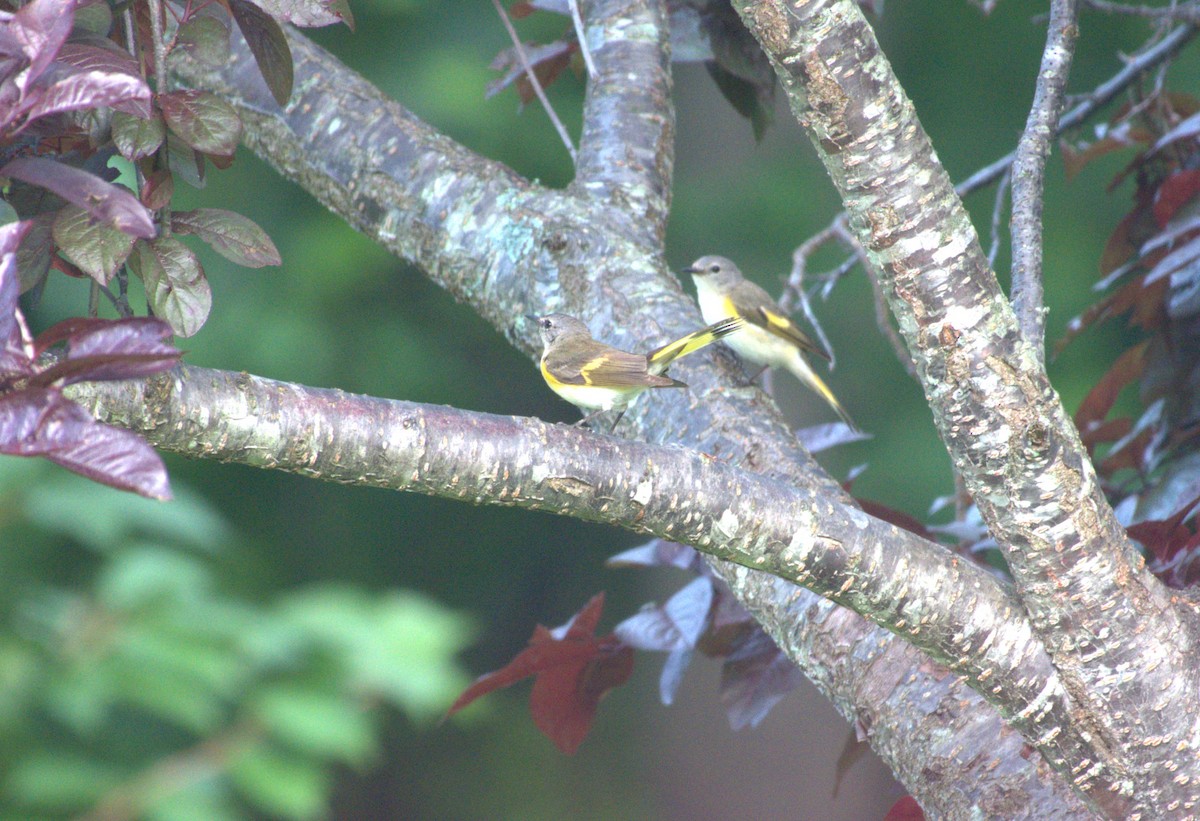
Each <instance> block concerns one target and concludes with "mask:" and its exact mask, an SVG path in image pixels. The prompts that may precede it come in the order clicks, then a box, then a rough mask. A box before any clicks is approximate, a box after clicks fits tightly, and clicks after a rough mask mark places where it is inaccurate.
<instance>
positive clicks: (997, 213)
mask: <svg viewBox="0 0 1200 821" xmlns="http://www.w3.org/2000/svg"><path fill="white" fill-rule="evenodd" d="M1011 179H1012V176H1011V175H1010V174H1009V173H1008V172H1007V171H1006V172H1004V176H1002V177H1001V178H1000V182H999V184H998V185H997V186H996V200H995V202H993V203H992V242H991V244H990V245H989V246H988V265H989V266H990V267H991V268H992V270H995V268H996V255H997V254H999V253H1000V226H1001V224H1002V223H1003V222H1004V203H1006V202H1007V201H1008V184H1009V182H1010V181H1011Z"/></svg>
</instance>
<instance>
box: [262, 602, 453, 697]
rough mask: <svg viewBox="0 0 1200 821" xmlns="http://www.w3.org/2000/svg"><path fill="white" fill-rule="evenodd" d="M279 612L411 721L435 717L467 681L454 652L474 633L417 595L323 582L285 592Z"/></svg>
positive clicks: (433, 603)
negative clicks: (371, 593) (373, 593)
mask: <svg viewBox="0 0 1200 821" xmlns="http://www.w3.org/2000/svg"><path fill="white" fill-rule="evenodd" d="M283 612H284V614H285V615H286V616H287V617H288V618H290V619H292V620H293V621H294V622H295V623H297V624H299V625H301V626H303V627H304V628H305V629H307V630H308V631H310V632H311V633H312V635H313V636H314V637H316V638H318V639H320V640H322V641H323V642H324V643H325V644H326V645H327V646H328V647H329V648H330V649H331V650H332V651H334V652H337V653H339V654H341V655H342V657H343V659H344V663H345V664H347V665H348V666H349V667H350V669H351V670H352V671H353V674H354V676H355V679H356V682H357V685H358V687H360V688H361V689H364V690H367V691H368V692H372V693H378V694H379V695H382V696H384V697H386V698H388V699H389V700H390V701H391V702H393V703H394V704H396V705H397V706H399V707H401V708H402V709H404V710H405V711H406V712H407V713H408V714H409V716H410V717H411V718H413V719H414V720H430V719H434V718H437V717H439V716H441V715H442V713H443V712H444V711H445V709H446V707H448V706H449V704H450V702H451V701H453V700H454V696H455V695H456V694H457V693H458V692H459V689H460V688H462V687H465V686H466V684H467V683H468V681H469V678H468V677H467V676H466V674H465V673H464V672H463V670H462V669H461V667H459V665H458V663H457V662H456V661H455V659H454V656H455V654H456V653H458V652H459V651H461V650H462V649H463V647H464V646H466V644H467V643H468V642H469V641H470V640H471V637H472V636H473V635H474V628H473V627H472V624H471V621H470V619H468V618H466V617H464V616H463V615H461V614H459V613H455V612H453V611H450V610H448V609H446V608H445V607H442V606H441V605H440V604H438V603H437V602H435V601H433V600H431V599H429V598H427V597H425V596H422V595H420V594H416V593H407V592H395V593H391V594H388V595H387V596H385V597H384V598H382V599H380V600H374V599H372V598H370V597H368V596H367V595H366V594H364V593H362V592H361V591H357V590H351V589H346V588H341V587H334V586H324V587H317V588H313V589H311V590H308V591H304V592H303V593H299V594H295V595H293V596H290V597H288V599H287V600H286V602H285V604H284V610H283Z"/></svg>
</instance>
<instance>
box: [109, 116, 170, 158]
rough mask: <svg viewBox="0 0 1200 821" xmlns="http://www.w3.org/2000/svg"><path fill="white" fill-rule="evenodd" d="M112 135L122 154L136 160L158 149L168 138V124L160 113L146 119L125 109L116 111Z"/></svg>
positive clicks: (113, 118)
mask: <svg viewBox="0 0 1200 821" xmlns="http://www.w3.org/2000/svg"><path fill="white" fill-rule="evenodd" d="M112 137H113V142H114V143H116V146H117V150H118V151H120V152H121V156H122V157H124V158H125V159H127V160H129V161H130V162H134V161H136V160H140V159H141V158H142V157H149V156H150V155H151V154H153V153H154V152H155V151H157V150H158V147H159V146H160V145H162V143H163V140H165V139H166V138H167V126H166V124H165V123H164V122H163V119H162V117H161V116H160V115H158V114H155V115H154V116H152V117H150V119H148V120H144V119H142V118H141V117H134V116H133V115H132V114H126V113H125V112H123V111H114V112H113V115H112Z"/></svg>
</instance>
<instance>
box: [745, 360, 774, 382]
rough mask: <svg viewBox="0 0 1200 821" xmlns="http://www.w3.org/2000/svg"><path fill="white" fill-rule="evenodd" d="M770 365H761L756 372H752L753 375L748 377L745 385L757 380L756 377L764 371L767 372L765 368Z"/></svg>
mask: <svg viewBox="0 0 1200 821" xmlns="http://www.w3.org/2000/svg"><path fill="white" fill-rule="evenodd" d="M770 367H771V366H770V365H763V366H762V367H761V368H759V369H758V372H757V373H755V374H754V376H752V377H750V379H749V381H748V382H746V385H747V386H749V385H753V384H754V383H755V382H757V381H758V378H759V377H760V376H762V375H763V374H764V373H766V372H767V369H768V368H770Z"/></svg>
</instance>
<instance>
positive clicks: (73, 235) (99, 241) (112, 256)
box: [52, 205, 134, 285]
mask: <svg viewBox="0 0 1200 821" xmlns="http://www.w3.org/2000/svg"><path fill="white" fill-rule="evenodd" d="M52 231H53V235H54V241H55V243H57V245H58V250H59V252H60V253H61V254H62V255H63V256H64V257H66V258H67V259H68V260H70V261H71V262H73V263H74V264H75V265H78V266H79V268H80V270H82V271H83V272H84V273H86V274H87V275H88V276H90V277H91V278H92V279H94V280H96V281H97V282H99V283H100V284H101V285H107V284H108V281H109V280H110V279H112V276H113V274H115V273H116V272H117V269H118V268H120V267H121V264H122V263H124V262H125V259H126V257H128V256H129V252H130V251H131V250H132V249H133V242H134V239H133V237H131V236H129V234H126V233H123V232H121V231H118V230H117V229H115V228H110V227H109V226H107V225H103V224H101V223H98V222H92V221H91V220H90V219H89V218H88V214H87V211H84V210H83V209H82V208H79V207H77V206H74V205H67V206H64V207H63V209H62V210H61V211H59V212H58V216H57V217H56V218H55V220H54V226H53V228H52Z"/></svg>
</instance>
